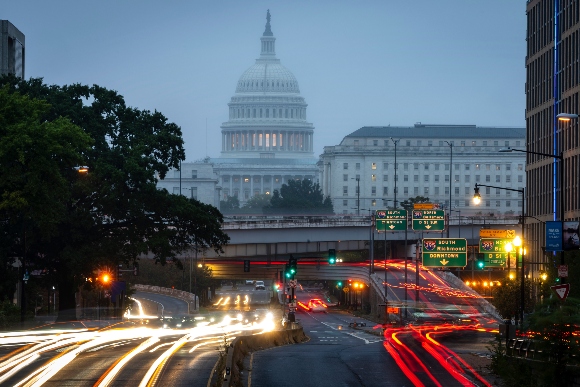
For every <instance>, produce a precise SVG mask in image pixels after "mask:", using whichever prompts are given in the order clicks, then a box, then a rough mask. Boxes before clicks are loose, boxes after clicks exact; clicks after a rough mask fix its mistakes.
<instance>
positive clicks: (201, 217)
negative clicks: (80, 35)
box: [0, 76, 228, 319]
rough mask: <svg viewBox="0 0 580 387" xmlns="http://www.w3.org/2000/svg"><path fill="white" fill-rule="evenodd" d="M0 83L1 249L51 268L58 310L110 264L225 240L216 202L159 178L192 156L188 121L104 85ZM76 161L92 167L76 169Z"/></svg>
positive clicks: (163, 256)
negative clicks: (164, 185) (174, 190)
mask: <svg viewBox="0 0 580 387" xmlns="http://www.w3.org/2000/svg"><path fill="white" fill-rule="evenodd" d="M0 87H2V89H1V90H2V94H1V95H0V98H4V100H3V101H2V103H1V106H2V108H0V109H2V110H0V112H1V114H0V123H2V125H0V127H1V128H0V130H2V131H3V132H2V133H1V136H0V141H1V142H0V160H1V161H2V165H3V166H8V167H9V168H2V171H0V173H2V174H3V175H2V176H0V177H1V178H0V198H1V200H2V202H0V216H2V217H3V218H4V219H9V220H10V221H9V222H8V223H3V224H2V226H1V227H3V229H2V234H1V235H2V238H5V240H6V241H8V242H10V243H8V246H10V248H6V247H4V248H3V249H2V250H0V252H1V253H2V254H3V257H8V256H14V255H9V253H10V252H9V250H10V249H11V250H17V249H18V248H20V249H21V251H20V254H17V255H16V256H23V255H24V256H25V259H24V261H25V263H26V265H27V267H29V268H31V269H33V268H42V269H48V271H49V272H50V273H51V275H53V276H54V277H55V281H56V282H57V283H58V285H59V295H60V309H61V311H60V312H62V316H61V315H59V318H61V317H62V319H68V318H74V315H71V314H70V313H71V312H70V311H73V312H72V313H73V314H74V308H75V302H74V292H75V289H76V287H77V286H78V285H79V284H81V283H82V282H83V281H84V278H85V277H90V276H91V274H92V272H93V271H94V270H95V269H97V268H98V267H101V266H102V265H104V264H109V265H110V266H113V267H114V266H115V265H116V264H118V263H127V262H130V261H132V260H135V259H138V257H139V256H140V255H144V254H149V255H151V256H153V258H154V259H155V260H156V261H157V262H160V263H162V264H164V263H165V262H167V261H168V260H173V261H175V262H176V263H177V264H178V265H180V262H179V261H178V260H177V258H176V257H177V255H178V254H180V253H182V252H184V251H186V250H188V249H189V246H191V245H193V244H197V246H198V247H200V248H213V249H215V250H216V251H220V250H221V246H222V245H223V244H225V243H227V241H228V237H227V235H226V234H225V233H223V232H222V231H221V223H222V222H223V217H222V215H221V213H220V212H219V211H218V210H217V209H216V208H215V207H212V206H209V205H205V204H202V203H200V202H198V201H197V200H195V199H187V198H185V197H184V196H181V195H172V194H169V193H168V192H167V191H166V190H158V189H157V188H156V183H157V179H158V178H163V177H164V176H165V175H166V173H167V171H168V170H169V168H178V167H179V161H180V160H183V159H184V158H185V157H184V149H183V140H182V138H181V129H180V128H179V127H178V126H177V125H175V124H174V123H170V122H168V120H167V118H166V117H165V116H163V114H161V113H160V112H157V111H154V112H151V111H147V110H139V109H136V108H132V107H128V106H126V104H125V101H124V99H123V97H122V96H121V95H119V94H118V93H117V92H115V91H112V90H107V89H105V88H103V87H100V86H97V85H94V86H84V85H80V84H74V85H69V86H56V85H52V86H48V85H46V84H44V83H43V81H42V79H30V80H28V81H25V80H21V79H19V78H15V77H12V76H6V77H2V78H0ZM4 102H5V103H4ZM77 165H87V166H89V168H90V173H89V174H87V175H85V176H78V174H76V171H74V169H73V167H74V166H77ZM71 171H73V172H71ZM23 236H25V238H24V237H23ZM24 240H25V241H26V242H25V243H24ZM65 310H67V311H69V314H68V315H66V316H65V312H64V311H65Z"/></svg>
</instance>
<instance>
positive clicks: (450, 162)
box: [445, 141, 453, 238]
mask: <svg viewBox="0 0 580 387" xmlns="http://www.w3.org/2000/svg"><path fill="white" fill-rule="evenodd" d="M445 142H446V143H447V145H449V150H450V159H449V210H451V189H452V188H453V185H452V182H453V141H445ZM449 230H450V227H447V238H449Z"/></svg>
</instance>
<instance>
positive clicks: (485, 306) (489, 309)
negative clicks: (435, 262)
mask: <svg viewBox="0 0 580 387" xmlns="http://www.w3.org/2000/svg"><path fill="white" fill-rule="evenodd" d="M433 274H435V275H437V276H439V277H440V278H441V279H443V280H444V281H447V282H449V283H450V284H451V285H453V286H455V287H456V288H458V289H461V290H462V291H464V292H466V293H470V294H473V295H474V296H476V298H475V299H476V300H477V304H478V309H479V310H480V311H483V312H485V313H487V314H489V315H491V316H493V317H495V318H496V319H497V320H502V319H503V318H502V317H501V316H500V314H499V313H498V312H497V309H495V306H493V305H492V304H490V303H489V301H487V300H486V299H484V298H481V297H480V294H479V293H477V292H476V291H475V290H473V289H471V288H470V287H469V286H467V285H465V283H464V282H463V281H462V280H460V279H459V278H457V277H456V276H455V274H453V273H451V272H449V271H434V272H433Z"/></svg>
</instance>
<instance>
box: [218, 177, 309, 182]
mask: <svg viewBox="0 0 580 387" xmlns="http://www.w3.org/2000/svg"><path fill="white" fill-rule="evenodd" d="M262 178H263V179H264V183H269V182H270V180H272V181H274V183H280V182H282V181H288V180H296V181H301V180H303V179H308V180H312V179H313V177H312V176H295V177H291V176H286V177H285V179H284V178H282V177H281V176H274V177H271V176H254V177H253V180H254V183H260V182H261V179H262ZM230 180H231V181H233V182H234V183H239V182H240V181H243V182H244V183H250V182H251V181H252V177H251V176H244V177H240V176H234V177H231V176H222V183H229V182H230Z"/></svg>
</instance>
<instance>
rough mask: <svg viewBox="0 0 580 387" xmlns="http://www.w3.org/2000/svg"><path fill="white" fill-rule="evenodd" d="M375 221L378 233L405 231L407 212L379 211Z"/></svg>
mask: <svg viewBox="0 0 580 387" xmlns="http://www.w3.org/2000/svg"><path fill="white" fill-rule="evenodd" d="M375 220H376V229H377V231H405V229H406V228H407V210H377V212H376V213H375Z"/></svg>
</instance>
